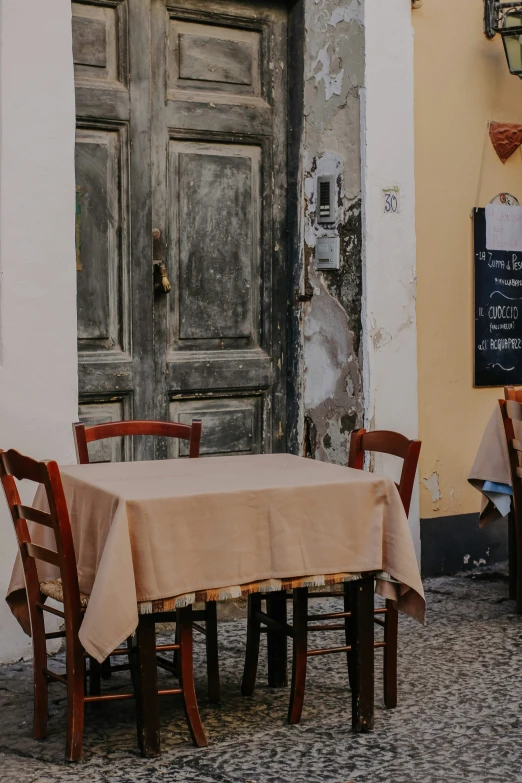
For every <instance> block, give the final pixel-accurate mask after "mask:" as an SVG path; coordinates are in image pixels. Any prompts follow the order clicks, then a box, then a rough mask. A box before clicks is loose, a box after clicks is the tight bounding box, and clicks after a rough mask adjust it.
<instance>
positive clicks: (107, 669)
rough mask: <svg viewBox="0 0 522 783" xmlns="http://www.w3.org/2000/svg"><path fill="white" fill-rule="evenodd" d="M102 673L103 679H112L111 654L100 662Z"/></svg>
mask: <svg viewBox="0 0 522 783" xmlns="http://www.w3.org/2000/svg"><path fill="white" fill-rule="evenodd" d="M100 673H101V678H102V680H110V679H111V676H112V671H111V659H110V656H109V657H108V658H106V659H105V660H104V661H103V663H101V664H100Z"/></svg>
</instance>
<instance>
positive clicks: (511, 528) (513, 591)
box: [508, 509, 518, 601]
mask: <svg viewBox="0 0 522 783" xmlns="http://www.w3.org/2000/svg"><path fill="white" fill-rule="evenodd" d="M508 558H509V561H508V562H509V597H510V598H511V599H512V600H513V601H516V600H517V586H518V577H517V571H518V569H517V530H516V525H515V514H514V511H513V509H511V511H510V512H509V515H508Z"/></svg>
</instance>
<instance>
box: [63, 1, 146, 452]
mask: <svg viewBox="0 0 522 783" xmlns="http://www.w3.org/2000/svg"><path fill="white" fill-rule="evenodd" d="M72 9H73V56H74V61H75V85H76V111H77V127H78V130H77V143H76V188H77V227H76V228H77V231H76V238H77V249H76V251H77V252H76V264H77V270H78V273H77V277H78V285H77V292H78V294H77V296H78V354H79V370H78V375H79V387H80V415H82V416H83V417H84V418H85V419H86V420H90V421H95V420H96V421H99V420H101V419H103V417H105V418H106V420H110V419H114V418H115V417H118V416H122V415H125V417H130V418H154V399H153V390H154V360H153V329H152V310H153V274H152V260H153V259H152V240H151V231H152V225H151V223H152V214H151V178H150V81H151V76H150V74H151V68H150V9H149V8H148V7H147V3H143V2H142V0H88V1H87V0H85V2H81V1H80V0H79V1H78V2H74V3H73V4H72ZM130 74H132V78H130ZM100 448H101V452H100V454H102V455H103V456H104V457H106V456H107V453H108V452H107V453H106V451H107V449H106V447H104V446H101V447H100ZM111 448H112V447H111ZM104 449H105V450H104ZM126 449H127V451H126V452H121V453H120V452H118V455H117V456H125V455H127V456H129V453H130V452H129V449H128V447H126ZM120 451H121V449H120ZM153 454H154V450H153V443H152V441H151V440H150V439H141V441H140V442H139V444H137V445H136V444H135V456H137V457H140V458H144V457H151V456H153ZM115 455H116V452H115Z"/></svg>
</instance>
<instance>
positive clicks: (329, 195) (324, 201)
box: [317, 174, 335, 223]
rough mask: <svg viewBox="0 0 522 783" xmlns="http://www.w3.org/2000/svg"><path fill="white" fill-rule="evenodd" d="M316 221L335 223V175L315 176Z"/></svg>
mask: <svg viewBox="0 0 522 783" xmlns="http://www.w3.org/2000/svg"><path fill="white" fill-rule="evenodd" d="M317 222H318V223H335V175H334V174H330V175H328V176H325V177H317Z"/></svg>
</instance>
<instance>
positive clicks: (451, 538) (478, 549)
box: [420, 514, 508, 577]
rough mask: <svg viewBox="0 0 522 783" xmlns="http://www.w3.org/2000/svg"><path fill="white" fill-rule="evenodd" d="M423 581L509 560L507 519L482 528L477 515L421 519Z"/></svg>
mask: <svg viewBox="0 0 522 783" xmlns="http://www.w3.org/2000/svg"><path fill="white" fill-rule="evenodd" d="M420 533H421V573H422V576H423V577H429V576H443V575H449V574H456V573H458V572H459V571H470V570H471V569H473V568H478V567H480V566H483V565H491V564H492V563H499V562H502V561H503V560H507V557H508V526H507V518H504V519H500V520H498V521H497V522H493V523H492V524H490V525H487V526H486V527H483V528H480V527H479V515H478V514H458V515H457V516H448V517H434V518H432V519H421V521H420Z"/></svg>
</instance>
